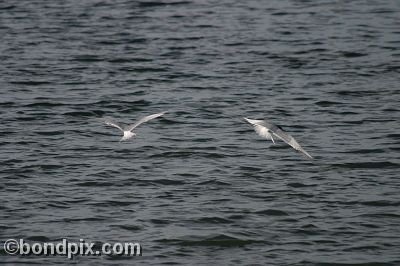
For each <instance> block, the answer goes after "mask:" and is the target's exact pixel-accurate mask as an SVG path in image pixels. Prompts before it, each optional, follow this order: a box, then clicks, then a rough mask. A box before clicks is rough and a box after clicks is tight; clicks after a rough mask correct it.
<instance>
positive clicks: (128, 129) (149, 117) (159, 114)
mask: <svg viewBox="0 0 400 266" xmlns="http://www.w3.org/2000/svg"><path fill="white" fill-rule="evenodd" d="M165 113H166V112H161V113H158V114H153V115H148V116H145V117H143V118H142V119H140V120H139V121H137V122H136V123H135V124H133V125H130V126H128V127H127V128H126V130H127V131H132V130H133V129H134V128H136V127H137V126H139V125H140V124H143V123H145V122H147V121H149V120H151V119H154V118H157V117H159V116H162V115H163V114H165Z"/></svg>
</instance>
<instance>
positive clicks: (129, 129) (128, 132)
mask: <svg viewBox="0 0 400 266" xmlns="http://www.w3.org/2000/svg"><path fill="white" fill-rule="evenodd" d="M165 113H166V112H161V113H158V114H153V115H148V116H145V117H143V118H142V119H140V120H139V121H137V122H136V123H135V124H133V125H130V126H127V127H125V128H124V129H123V128H122V127H121V126H120V125H118V124H117V123H114V122H113V121H111V120H110V119H109V118H104V120H103V122H104V123H105V124H106V125H109V126H113V127H116V128H118V129H119V130H121V131H122V132H123V133H124V136H123V137H122V138H121V139H120V140H119V141H124V140H128V139H130V138H132V137H134V136H136V133H134V132H133V131H132V130H134V129H135V128H136V127H138V126H139V125H140V124H143V123H144V122H147V121H149V120H151V119H154V118H157V117H159V116H162V115H163V114H165Z"/></svg>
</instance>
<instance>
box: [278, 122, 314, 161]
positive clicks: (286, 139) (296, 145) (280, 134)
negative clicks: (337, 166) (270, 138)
mask: <svg viewBox="0 0 400 266" xmlns="http://www.w3.org/2000/svg"><path fill="white" fill-rule="evenodd" d="M271 131H272V134H273V135H275V136H277V137H278V138H280V139H281V140H283V141H284V142H286V143H287V144H289V145H290V146H292V148H293V149H295V150H297V151H299V152H302V153H303V154H305V155H306V156H307V157H308V158H310V159H313V157H312V156H311V155H310V154H308V152H306V151H305V150H304V149H303V148H302V147H301V146H300V144H299V143H298V142H297V141H296V140H295V139H294V138H293V137H292V136H290V135H289V134H288V133H286V132H284V131H283V130H282V129H280V128H278V127H277V126H275V127H273V129H271Z"/></svg>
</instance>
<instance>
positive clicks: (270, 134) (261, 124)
mask: <svg viewBox="0 0 400 266" xmlns="http://www.w3.org/2000/svg"><path fill="white" fill-rule="evenodd" d="M244 119H245V120H246V121H247V122H249V123H250V124H251V125H253V127H254V130H255V131H256V132H257V134H258V135H260V136H261V137H263V138H266V139H270V140H272V142H273V143H274V144H275V140H276V139H281V140H283V141H284V142H286V143H287V144H289V145H290V146H292V148H293V149H295V150H297V151H300V152H302V153H303V154H304V155H306V156H307V157H308V158H310V159H313V157H312V156H311V155H310V154H308V152H306V151H305V150H304V149H303V148H302V147H301V146H300V144H299V143H297V141H296V140H295V139H294V138H293V137H292V136H290V135H289V134H288V133H286V132H284V131H283V130H282V128H280V127H279V126H276V125H274V124H272V123H270V122H267V121H266V120H254V119H248V118H246V117H244Z"/></svg>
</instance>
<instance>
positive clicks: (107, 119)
mask: <svg viewBox="0 0 400 266" xmlns="http://www.w3.org/2000/svg"><path fill="white" fill-rule="evenodd" d="M103 122H104V123H105V124H106V125H109V126H112V127H116V128H118V129H119V130H121V131H122V132H124V130H123V129H122V127H120V126H119V125H118V124H117V123H115V122H113V121H111V120H110V119H109V118H104V120H103Z"/></svg>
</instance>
